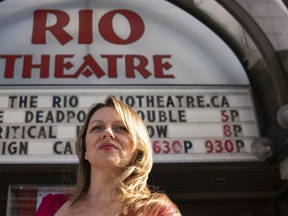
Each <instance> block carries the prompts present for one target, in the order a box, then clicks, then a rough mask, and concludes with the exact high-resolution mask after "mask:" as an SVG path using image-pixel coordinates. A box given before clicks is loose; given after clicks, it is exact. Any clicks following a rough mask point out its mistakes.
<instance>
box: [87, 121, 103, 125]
mask: <svg viewBox="0 0 288 216" xmlns="http://www.w3.org/2000/svg"><path fill="white" fill-rule="evenodd" d="M94 123H104V122H103V121H101V120H94V121H91V122H90V123H89V125H92V124H94Z"/></svg>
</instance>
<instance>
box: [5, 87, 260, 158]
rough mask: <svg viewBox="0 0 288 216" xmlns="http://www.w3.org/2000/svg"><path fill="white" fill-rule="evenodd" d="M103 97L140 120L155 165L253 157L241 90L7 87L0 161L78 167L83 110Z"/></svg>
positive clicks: (250, 122) (246, 95)
mask: <svg viewBox="0 0 288 216" xmlns="http://www.w3.org/2000/svg"><path fill="white" fill-rule="evenodd" d="M108 94H109V95H115V96H116V97H117V98H119V99H121V100H123V101H124V102H126V103H127V104H129V105H130V106H132V107H133V108H134V109H136V110H137V112H138V114H139V115H140V116H141V117H142V119H143V120H144V121H145V122H146V124H147V128H148V131H149V135H150V137H151V140H152V148H153V152H154V158H155V162H168V161H169V162H193V161H203V160H205V161H206V162H207V161H219V160H221V161H223V160H224V161H230V160H232V161H237V160H241V161H243V160H257V159H256V158H255V157H254V156H253V155H252V154H251V143H252V141H253V140H254V139H255V138H256V137H258V135H259V134H258V129H257V123H256V119H255V114H254V110H253V104H252V100H251V96H250V92H249V90H248V89H215V88H213V89H149V90H148V89H133V90H132V91H131V90H127V89H126V90H124V89H123V90H122V89H121V90H116V89H111V90H99V89H94V90H88V89H87V90H85V89H79V90H77V91H76V92H74V91H71V90H68V89H55V90H48V89H37V90H30V89H29V90H28V89H27V90H21V93H19V91H17V90H14V89H10V90H2V91H1V92H0V123H1V126H0V155H1V157H0V162H1V163H3V162H10V163H15V162H16V163H17V162H28V163H31V162H40V161H41V162H47V163H56V162H67V163H74V162H77V159H76V156H75V148H74V142H75V138H76V137H77V134H78V133H79V130H80V128H81V125H82V123H83V122H84V119H85V116H86V111H87V110H88V108H89V107H90V106H91V104H93V103H95V102H99V101H101V102H102V101H103V100H104V98H105V97H106V96H107V95H108Z"/></svg>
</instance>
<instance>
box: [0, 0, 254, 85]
mask: <svg viewBox="0 0 288 216" xmlns="http://www.w3.org/2000/svg"><path fill="white" fill-rule="evenodd" d="M0 5H1V7H0V38H1V43H0V85H1V86H19V85H21V86H43V85H48V86H51V85H53V86H55V85H57V86H61V85H67V84H69V85H73V86H75V85H77V86H84V85H85V86H87V85H93V86H95V85H96V86H107V85H115V83H117V84H118V85H146V86H148V85H150V86H151V85H159V84H160V85H163V84H165V85H248V84H249V81H248V79H247V76H246V73H245V71H244V69H243V67H242V65H241V64H240V62H239V60H238V59H237V57H236V56H235V54H234V53H233V52H232V50H230V48H229V47H228V46H227V45H226V44H225V43H224V42H223V41H222V40H221V39H220V38H219V37H218V36H217V35H216V34H215V33H214V32H212V31H211V30H210V29H208V28H207V27H206V26H205V25H203V24H202V23H200V22H199V21H198V20H197V19H195V18H194V17H193V16H191V15H189V14H187V13H185V12H184V11H182V10H181V9H179V8H177V7H175V6H174V5H171V4H170V3H169V2H167V1H162V0H160V1H154V0H148V1H143V2H141V1H137V2H131V1H130V0H123V1H118V2H115V1H107V0H95V1H87V0H86V1H85V0H83V1H78V0H77V1H75V0H62V1H61V2H59V1H54V0H51V1H46V3H43V1H36V0H26V1H25V4H23V1H22V0H18V1H17V0H14V1H4V2H2V3H0ZM147 5H151V6H147ZM156 8H157V9H156ZM155 9H156V10H155ZM176 17H177V19H175V18H176ZM179 24H180V25H179Z"/></svg>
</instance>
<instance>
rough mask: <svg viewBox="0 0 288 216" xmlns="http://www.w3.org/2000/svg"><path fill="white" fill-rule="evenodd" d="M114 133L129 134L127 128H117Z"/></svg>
mask: <svg viewBox="0 0 288 216" xmlns="http://www.w3.org/2000/svg"><path fill="white" fill-rule="evenodd" d="M114 131H116V132H121V133H123V132H125V133H127V132H128V130H127V128H126V127H125V126H117V127H115V128H114Z"/></svg>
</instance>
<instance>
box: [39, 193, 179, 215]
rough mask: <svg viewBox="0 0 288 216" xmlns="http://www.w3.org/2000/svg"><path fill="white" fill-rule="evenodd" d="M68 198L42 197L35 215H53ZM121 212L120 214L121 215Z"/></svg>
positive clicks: (165, 209)
mask: <svg viewBox="0 0 288 216" xmlns="http://www.w3.org/2000/svg"><path fill="white" fill-rule="evenodd" d="M67 200H68V198H67V196H65V195H64V194H48V195H47V196H45V197H44V198H43V199H42V202H41V204H40V206H39V207H38V209H37V211H36V213H35V216H53V215H54V214H55V213H56V212H57V211H58V209H59V208H60V207H61V206H62V205H63V204H64V203H65V202H67ZM170 210H173V207H172V206H169V207H168V206H166V207H164V208H163V209H162V210H161V211H160V213H159V214H158V215H157V216H162V215H165V216H166V215H167V216H173V215H174V214H173V213H168V212H170ZM121 215H123V214H120V215H119V216H121Z"/></svg>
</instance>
